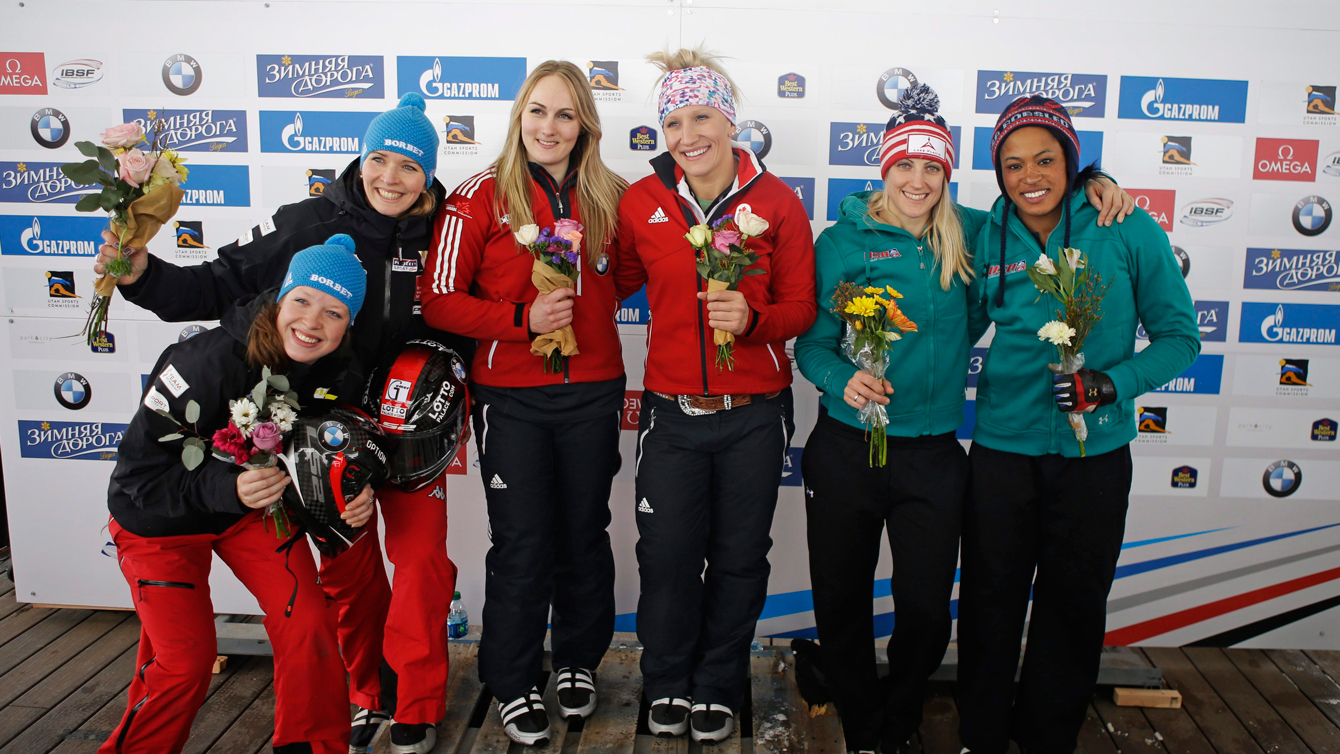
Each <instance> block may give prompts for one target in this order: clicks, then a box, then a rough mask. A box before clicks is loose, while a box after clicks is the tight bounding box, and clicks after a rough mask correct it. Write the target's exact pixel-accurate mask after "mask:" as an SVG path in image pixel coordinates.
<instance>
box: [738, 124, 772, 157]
mask: <svg viewBox="0 0 1340 754" xmlns="http://www.w3.org/2000/svg"><path fill="white" fill-rule="evenodd" d="M735 128H736V131H735V140H736V141H738V142H741V143H743V144H744V145H745V146H747V147H749V149H750V150H752V151H753V153H754V156H755V157H757V158H758V159H760V160H761V159H763V158H764V157H767V156H768V152H770V151H772V132H771V131H769V130H768V127H767V126H765V125H763V124H762V123H760V122H759V121H756V120H742V121H740V122H739V123H738V124H737V125H736V126H735Z"/></svg>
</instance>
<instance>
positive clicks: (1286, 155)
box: [1252, 138, 1318, 183]
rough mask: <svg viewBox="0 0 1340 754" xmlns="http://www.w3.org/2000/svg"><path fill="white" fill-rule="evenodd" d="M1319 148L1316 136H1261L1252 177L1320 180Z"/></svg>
mask: <svg viewBox="0 0 1340 754" xmlns="http://www.w3.org/2000/svg"><path fill="white" fill-rule="evenodd" d="M1317 148H1318V142H1317V140H1316V139H1263V138H1258V139H1257V140H1256V157H1255V158H1254V159H1253V162H1252V178H1255V179H1256V180H1258V181H1307V182H1308V183H1311V182H1313V181H1316V180H1317Z"/></svg>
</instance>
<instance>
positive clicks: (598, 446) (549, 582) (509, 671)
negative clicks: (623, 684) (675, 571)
mask: <svg viewBox="0 0 1340 754" xmlns="http://www.w3.org/2000/svg"><path fill="white" fill-rule="evenodd" d="M490 409H491V407H490V406H489V404H487V403H483V402H480V403H477V404H476V405H475V410H474V427H475V443H476V445H477V448H478V450H479V468H480V472H481V475H482V477H483V481H484V495H485V498H486V499H487V501H488V510H489V533H490V538H491V541H492V546H491V547H489V551H488V555H487V556H486V557H485V561H484V562H485V567H486V568H487V571H486V573H485V579H484V592H485V594H484V627H485V628H484V636H483V639H482V641H481V642H480V645H479V677H480V679H481V680H482V681H484V683H487V684H488V685H489V688H490V689H491V690H492V691H493V693H494V695H495V696H496V697H497V698H499V699H502V700H510V699H515V698H516V697H519V696H522V695H523V694H524V693H525V692H527V691H529V690H530V687H531V686H533V685H535V683H536V681H537V680H538V679H539V675H540V673H541V671H542V669H543V668H542V661H543V657H544V632H545V627H546V624H550V623H552V634H551V645H552V647H553V656H552V662H553V667H555V668H561V667H568V666H574V667H581V668H588V669H590V670H595V669H596V667H597V666H598V665H599V664H600V660H601V658H602V657H604V655H605V650H606V649H608V648H609V643H610V639H611V638H612V637H613V635H614V554H613V552H612V551H611V550H610V538H609V533H608V532H607V531H606V529H607V528H608V527H609V523H610V509H609V496H610V483H611V481H612V480H613V479H614V475H615V473H617V472H618V470H619V418H620V417H619V412H617V411H610V412H609V413H608V414H600V415H597V416H595V417H594V418H588V419H585V420H576V421H573V420H564V421H556V422H553V423H546V422H536V421H528V420H525V419H518V418H515V417H513V416H508V415H506V414H503V413H501V412H499V411H496V410H490ZM551 606H552V608H553V613H552V616H551V614H550V607H551Z"/></svg>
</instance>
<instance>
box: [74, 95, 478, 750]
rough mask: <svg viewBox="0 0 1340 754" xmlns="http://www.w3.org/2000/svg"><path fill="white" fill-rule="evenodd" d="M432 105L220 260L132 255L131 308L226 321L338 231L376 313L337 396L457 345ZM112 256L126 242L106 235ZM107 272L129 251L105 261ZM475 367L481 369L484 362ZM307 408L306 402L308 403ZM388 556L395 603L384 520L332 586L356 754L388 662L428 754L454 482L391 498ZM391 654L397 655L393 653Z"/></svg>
mask: <svg viewBox="0 0 1340 754" xmlns="http://www.w3.org/2000/svg"><path fill="white" fill-rule="evenodd" d="M424 107H425V105H424V101H423V99H422V98H421V97H419V96H418V95H416V94H407V95H405V97H404V98H403V99H401V101H400V106H399V107H397V108H395V109H392V110H390V111H388V112H386V113H383V114H381V115H379V116H377V118H375V119H374V120H373V121H372V124H371V125H370V126H369V127H368V132H367V134H366V135H365V136H364V139H363V154H362V155H360V156H359V158H358V159H356V160H354V161H353V162H351V163H350V164H349V166H348V167H347V168H345V170H344V173H343V174H342V175H340V177H339V178H338V179H337V180H336V181H335V182H334V183H331V184H330V185H329V186H327V187H326V190H325V193H324V194H323V195H321V196H319V197H313V198H311V199H307V200H305V201H302V202H298V203H296V204H290V205H286V206H284V207H280V208H279V210H278V211H276V212H275V214H274V216H273V217H271V218H270V219H268V220H266V221H265V222H263V223H261V224H260V225H258V226H256V227H254V228H252V229H251V230H249V231H247V232H246V233H244V234H243V235H242V237H241V238H239V239H237V241H236V242H235V243H231V244H228V245H226V246H223V247H221V248H220V249H219V254H218V259H217V260H215V261H211V262H205V263H203V264H198V265H194V266H191V267H178V266H176V265H173V264H171V263H169V262H164V261H163V260H161V259H158V258H156V257H153V256H151V255H149V254H147V253H145V252H144V251H143V250H140V249H131V250H129V252H128V258H129V259H130V261H131V263H132V265H133V267H134V271H133V272H132V273H131V274H130V275H128V276H126V277H123V278H121V279H120V280H119V287H118V290H119V291H120V292H121V294H122V295H124V296H125V298H126V300H127V301H129V302H131V303H132V304H135V305H137V306H140V307H143V308H145V309H148V310H149V311H151V312H153V313H154V314H156V315H158V316H159V317H160V318H162V319H164V320H166V321H169V322H182V321H191V320H210V319H217V318H218V317H220V316H221V315H222V314H223V313H224V312H225V311H226V310H227V309H228V308H229V307H230V306H231V305H232V304H233V302H235V301H237V300H238V299H240V298H242V297H245V296H248V295H254V294H257V293H259V292H261V291H263V290H266V289H268V288H273V287H275V286H278V285H279V284H280V283H281V281H282V280H283V276H284V271H285V270H286V269H287V267H288V263H289V260H290V259H291V258H292V257H293V255H294V254H295V253H297V252H298V251H299V250H301V249H304V248H306V247H307V246H310V245H312V244H314V243H319V242H321V241H322V240H324V239H325V238H326V237H328V236H330V235H331V234H332V233H347V234H349V235H350V236H352V237H353V238H354V241H355V243H356V244H357V251H356V255H357V256H358V259H359V261H361V262H362V264H363V268H364V269H365V270H366V271H367V275H368V285H367V300H366V302H365V306H364V311H363V315H362V316H361V317H360V318H359V320H358V323H357V324H355V325H354V327H353V329H352V330H351V331H350V333H349V334H350V338H351V346H352V350H353V354H352V358H351V359H350V363H349V366H348V368H347V370H346V373H345V375H344V377H343V378H342V379H341V380H340V381H339V384H337V385H336V386H334V388H333V389H332V390H331V391H330V392H329V397H336V396H338V398H340V399H342V400H346V401H350V402H357V401H358V399H359V397H360V396H362V394H363V389H364V383H365V381H366V379H367V376H368V374H369V373H371V371H372V370H373V369H374V368H375V367H376V366H377V364H378V363H379V362H381V361H382V360H383V359H384V358H385V357H387V356H388V355H390V354H393V353H395V352H398V351H399V348H400V346H401V344H403V343H404V342H405V341H407V340H409V339H411V338H416V337H425V336H427V337H433V338H435V339H438V340H444V341H445V342H446V343H447V344H448V345H453V344H455V345H457V346H458V350H461V349H459V344H460V343H461V342H462V341H461V340H460V339H456V340H455V341H454V343H453V341H452V340H450V339H449V338H450V337H451V336H447V335H446V334H445V333H440V332H437V331H435V330H432V329H430V328H428V326H427V325H425V324H424V322H423V318H422V317H421V316H420V315H419V303H418V294H417V287H418V286H417V281H418V277H419V274H420V272H421V271H422V269H423V264H422V254H423V253H424V250H425V249H426V248H427V247H428V244H429V241H430V238H431V235H432V226H433V216H434V213H435V211H436V209H437V208H438V207H440V206H441V205H442V203H443V202H442V200H443V197H444V196H445V190H444V189H443V187H442V184H441V183H438V182H437V181H436V180H435V179H434V178H433V172H434V169H435V168H436V166H437V149H438V139H437V133H436V132H435V131H434V129H433V125H432V124H431V123H430V122H429V120H428V118H427V116H425V115H424ZM104 239H105V240H108V242H109V244H110V243H111V242H112V241H113V240H114V239H112V238H111V237H110V236H109V235H104ZM100 251H101V254H100V255H99V257H98V264H97V265H96V266H95V267H94V269H95V271H96V272H98V273H99V274H101V273H102V272H103V271H104V269H103V263H104V262H105V261H106V260H107V259H109V258H111V257H112V256H113V255H114V254H115V253H116V252H115V247H114V246H111V245H105V246H103V247H101V249H100ZM466 350H468V349H465V350H462V353H461V356H462V358H463V359H465V360H466V361H469V356H470V354H469V353H468V352H466ZM304 397H306V396H304ZM378 499H379V500H380V501H381V503H382V505H381V510H382V515H383V516H384V517H385V519H386V552H387V555H388V556H389V558H390V559H391V562H392V563H394V564H395V566H396V569H395V591H394V593H392V591H391V588H390V585H389V584H388V583H387V578H386V571H385V567H384V565H383V563H382V554H381V547H380V544H379V543H378V538H377V537H376V536H375V532H376V526H377V521H376V517H375V515H374V518H373V520H372V521H371V522H370V523H369V527H370V532H371V533H373V534H374V536H365V537H363V538H362V539H360V540H359V542H357V543H355V545H354V546H353V547H351V548H350V550H349V551H348V552H346V553H344V554H343V555H341V556H340V557H339V558H337V559H333V560H326V559H323V561H322V566H321V585H322V588H323V589H324V590H325V591H326V594H327V595H328V596H330V597H331V598H332V599H333V600H335V601H336V602H338V603H339V638H340V648H341V650H342V653H343V656H344V661H345V666H346V668H347V669H348V671H349V675H350V677H351V679H352V683H351V684H350V689H349V701H350V702H352V703H353V704H355V705H357V706H358V707H359V708H360V709H359V710H358V711H356V712H355V715H354V722H353V728H352V730H351V731H350V741H349V744H350V745H349V751H350V752H354V753H355V754H357V753H358V752H366V751H369V750H370V749H371V747H372V744H373V742H374V739H375V738H376V736H377V734H378V733H380V731H381V728H382V726H383V725H384V724H385V723H386V722H387V721H388V720H389V718H388V716H387V714H386V712H384V711H383V710H384V706H383V703H382V698H381V682H380V678H379V669H380V667H381V665H382V659H383V656H384V657H385V660H386V662H387V663H388V664H389V665H390V666H391V669H392V670H394V671H395V672H396V673H397V674H398V675H399V687H398V693H397V698H398V704H397V710H396V716H395V717H396V719H395V722H396V723H397V725H393V726H392V731H391V733H392V743H393V744H394V746H393V748H392V751H393V752H396V754H406V753H408V752H426V751H429V750H430V749H431V748H432V746H433V741H432V738H433V736H434V733H433V731H432V724H433V723H436V722H437V721H438V720H440V719H441V718H442V717H443V716H444V715H445V714H446V707H445V704H446V703H445V699H446V684H447V613H448V612H449V611H450V605H451V597H452V592H453V590H454V589H455V583H456V567H455V566H454V565H453V564H452V563H451V561H450V559H448V557H447V545H446V541H447V507H446V484H445V482H444V481H442V480H438V481H437V482H435V483H434V484H430V485H428V486H427V487H425V488H423V489H422V490H419V491H418V492H414V493H407V492H403V491H401V490H398V489H394V488H392V487H391V486H390V485H386V486H383V488H382V489H381V490H379V491H378ZM383 647H384V649H383Z"/></svg>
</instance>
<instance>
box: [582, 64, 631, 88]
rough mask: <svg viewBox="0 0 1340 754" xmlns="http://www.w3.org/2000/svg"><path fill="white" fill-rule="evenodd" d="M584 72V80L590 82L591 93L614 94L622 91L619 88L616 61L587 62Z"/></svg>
mask: <svg viewBox="0 0 1340 754" xmlns="http://www.w3.org/2000/svg"><path fill="white" fill-rule="evenodd" d="M586 71H587V73H586V80H587V81H588V82H590V84H591V90H592V91H598V92H616V91H620V90H622V89H623V87H621V86H619V61H617V60H591V61H588V62H587V63H586Z"/></svg>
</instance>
